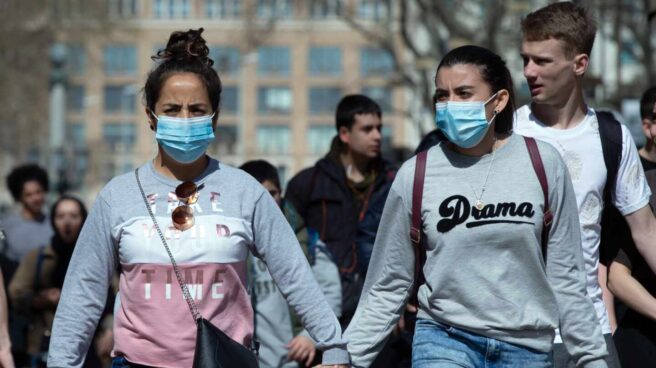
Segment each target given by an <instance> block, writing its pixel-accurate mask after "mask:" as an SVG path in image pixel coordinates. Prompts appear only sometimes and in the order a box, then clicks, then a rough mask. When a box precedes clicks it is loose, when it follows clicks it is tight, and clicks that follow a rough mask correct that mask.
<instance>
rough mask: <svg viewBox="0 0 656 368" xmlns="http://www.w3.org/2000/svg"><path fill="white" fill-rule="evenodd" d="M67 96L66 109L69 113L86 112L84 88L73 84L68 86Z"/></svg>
mask: <svg viewBox="0 0 656 368" xmlns="http://www.w3.org/2000/svg"><path fill="white" fill-rule="evenodd" d="M67 92H68V93H67V94H66V108H67V109H68V110H69V111H74V112H82V111H84V86H80V85H75V84H71V85H68V89H67Z"/></svg>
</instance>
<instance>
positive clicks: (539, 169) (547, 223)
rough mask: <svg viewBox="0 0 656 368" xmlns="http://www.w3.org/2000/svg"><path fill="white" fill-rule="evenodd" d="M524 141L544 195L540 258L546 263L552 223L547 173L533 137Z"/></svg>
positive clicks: (525, 138)
mask: <svg viewBox="0 0 656 368" xmlns="http://www.w3.org/2000/svg"><path fill="white" fill-rule="evenodd" d="M524 141H525V142H526V148H527V149H528V155H529V157H531V164H533V170H535V175H537V177H538V181H539V182H540V187H541V188H542V195H543V196H544V216H543V218H542V222H543V225H542V258H543V259H544V263H545V264H546V263H547V246H548V245H549V231H550V230H551V224H552V223H553V213H552V212H551V207H550V206H549V182H548V181H547V174H546V173H545V172H544V165H543V163H542V156H540V150H539V149H538V145H537V143H536V142H535V139H533V138H530V137H524Z"/></svg>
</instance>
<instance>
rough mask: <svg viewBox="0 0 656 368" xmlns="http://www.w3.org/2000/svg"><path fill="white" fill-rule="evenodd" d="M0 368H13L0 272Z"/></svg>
mask: <svg viewBox="0 0 656 368" xmlns="http://www.w3.org/2000/svg"><path fill="white" fill-rule="evenodd" d="M0 367H2V368H14V359H13V357H12V356H11V341H10V340H9V329H8V324H7V295H6V294H5V280H4V278H3V277H2V272H1V271H0Z"/></svg>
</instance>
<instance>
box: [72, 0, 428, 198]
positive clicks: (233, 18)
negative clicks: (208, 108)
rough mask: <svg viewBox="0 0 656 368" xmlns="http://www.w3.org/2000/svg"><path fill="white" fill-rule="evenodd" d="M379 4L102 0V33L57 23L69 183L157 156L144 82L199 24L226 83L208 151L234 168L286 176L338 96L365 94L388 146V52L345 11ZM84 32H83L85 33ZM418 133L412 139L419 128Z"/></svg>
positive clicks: (393, 106) (391, 110)
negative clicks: (89, 34) (377, 109)
mask: <svg viewBox="0 0 656 368" xmlns="http://www.w3.org/2000/svg"><path fill="white" fill-rule="evenodd" d="M388 9H389V3H387V2H385V1H360V2H352V3H348V4H346V5H344V2H338V1H335V2H325V1H317V2H316V3H313V2H305V1H303V2H300V1H296V2H295V1H291V0H287V1H255V0H251V1H238V0H144V1H136V0H116V1H110V15H111V16H112V17H114V19H112V23H111V28H110V30H109V31H108V32H107V33H106V34H103V35H101V36H97V37H93V38H85V37H80V36H81V35H79V34H76V33H74V32H72V33H67V32H65V31H64V32H62V34H61V41H62V42H64V43H66V44H67V45H68V50H69V54H68V59H67V60H68V61H67V63H68V68H67V70H69V75H68V83H67V95H66V101H67V103H66V105H67V115H66V137H67V142H69V144H68V147H67V150H68V155H67V157H69V159H68V160H67V172H68V177H69V178H70V179H69V180H70V181H71V184H72V185H73V186H74V187H75V186H78V187H82V186H83V187H86V188H88V191H90V192H96V191H97V189H99V188H100V187H101V186H102V185H103V184H104V183H106V182H107V180H109V179H110V178H111V177H113V176H115V175H118V174H121V173H123V172H128V171H130V170H133V168H134V167H136V166H138V165H140V164H142V163H143V162H145V161H146V160H148V159H151V158H152V157H154V155H155V153H156V149H157V148H156V147H157V146H156V143H155V139H154V133H153V132H152V131H151V130H150V129H149V127H148V124H147V120H146V115H145V113H144V105H143V103H142V95H141V88H142V87H143V85H144V83H145V79H146V75H147V73H148V71H149V70H151V69H152V68H153V66H154V65H155V62H153V61H152V60H151V56H152V55H154V54H156V53H157V50H159V49H161V48H163V47H164V46H165V44H166V41H167V40H168V36H169V35H170V33H171V32H172V31H175V30H187V29H190V28H199V27H203V28H204V29H205V31H204V33H203V37H204V38H205V39H206V40H207V42H208V46H209V48H210V56H211V58H212V59H213V60H214V67H215V68H216V70H217V71H218V73H219V76H220V77H221V80H222V82H223V92H222V98H221V110H220V115H219V120H218V128H217V130H216V133H215V134H216V136H217V138H216V141H215V143H214V144H213V145H212V146H211V148H210V154H211V155H213V156H214V157H217V158H218V159H220V160H221V161H223V162H225V163H228V164H231V165H235V166H237V165H240V164H241V163H243V162H245V161H247V160H251V159H258V158H264V159H267V160H269V161H270V162H272V163H273V164H274V165H276V166H277V167H278V168H279V171H280V174H281V177H282V179H283V182H286V181H287V180H289V179H290V177H291V176H293V174H295V173H296V172H297V171H299V170H300V169H302V168H304V167H307V166H309V165H312V164H313V163H314V162H315V161H316V160H317V159H318V158H320V157H321V156H323V155H324V154H325V153H326V152H327V151H328V149H329V146H330V142H331V139H332V138H333V136H334V135H335V133H336V129H335V122H334V113H335V107H336V105H337V102H338V101H339V99H340V98H341V97H342V96H343V95H345V94H349V93H364V94H366V95H368V96H370V97H372V98H373V99H374V100H376V101H377V102H378V103H379V104H380V105H381V107H382V108H383V123H384V128H383V135H384V137H385V138H384V146H387V148H390V147H392V146H399V145H401V144H402V142H403V140H404V129H403V123H404V120H403V114H402V113H401V111H403V104H404V96H403V92H402V91H400V90H399V89H398V88H394V87H392V86H390V83H389V79H390V74H391V73H392V70H393V65H392V62H393V61H392V58H391V57H390V55H389V54H388V53H387V52H385V51H383V50H382V49H379V48H376V47H372V46H371V45H370V43H368V42H367V40H366V39H364V38H363V37H362V36H361V35H360V34H358V33H357V32H355V31H353V30H352V29H351V27H349V25H348V24H346V23H345V22H344V21H343V20H341V18H340V17H341V15H343V12H345V11H347V12H349V14H353V15H354V16H356V17H360V18H364V19H367V18H371V19H372V20H379V19H380V17H383V16H386V15H387V14H388ZM82 36H83V35H82ZM417 139H418V137H417Z"/></svg>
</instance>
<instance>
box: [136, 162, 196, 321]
mask: <svg viewBox="0 0 656 368" xmlns="http://www.w3.org/2000/svg"><path fill="white" fill-rule="evenodd" d="M134 176H135V177H136V178H137V184H138V185H139V191H140V192H141V197H142V198H143V200H144V204H145V205H146V209H148V214H149V215H150V218H151V219H152V220H153V224H154V225H155V229H156V230H157V234H159V237H160V239H161V240H162V244H163V245H164V248H166V253H168V255H169V258H170V259H171V264H172V265H173V270H174V271H175V277H176V278H177V279H178V283H179V284H180V288H181V289H182V294H183V295H184V297H185V300H186V301H187V305H188V306H189V311H190V312H191V316H192V317H193V318H194V321H198V320H199V319H201V318H202V316H201V315H200V312H198V307H197V306H196V303H194V300H193V299H192V298H191V294H190V293H189V289H188V288H187V284H186V283H185V281H184V278H182V273H181V272H180V268H179V267H178V264H177V263H176V262H175V259H174V258H173V253H171V249H169V246H168V244H167V243H166V238H164V234H163V233H162V230H161V229H160V228H159V225H158V224H157V220H156V219H155V215H154V214H153V210H152V209H151V208H150V205H149V204H148V199H147V198H146V193H145V192H144V189H143V186H142V185H141V180H139V169H138V168H137V169H135V170H134Z"/></svg>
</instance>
